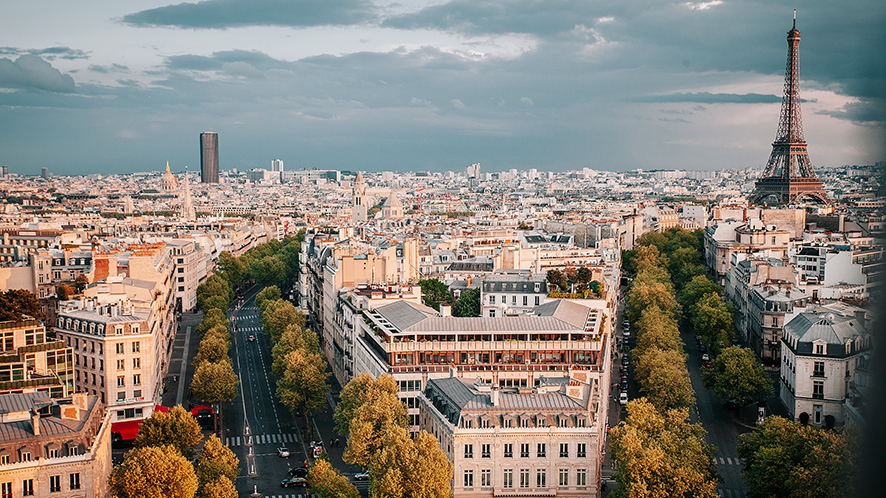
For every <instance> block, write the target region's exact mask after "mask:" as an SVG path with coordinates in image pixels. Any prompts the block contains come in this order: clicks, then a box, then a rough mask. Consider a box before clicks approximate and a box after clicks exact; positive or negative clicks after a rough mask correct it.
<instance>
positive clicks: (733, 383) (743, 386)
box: [704, 346, 772, 406]
mask: <svg viewBox="0 0 886 498" xmlns="http://www.w3.org/2000/svg"><path fill="white" fill-rule="evenodd" d="M704 381H705V385H707V386H708V387H713V388H714V392H716V393H717V396H719V397H721V398H723V399H730V400H735V403H736V404H738V405H739V406H745V405H747V404H749V403H752V402H754V401H758V400H764V399H766V398H768V397H769V396H771V395H772V382H771V381H770V380H769V376H768V375H766V371H765V370H763V367H762V366H761V365H760V364H759V363H757V356H756V355H755V354H754V352H753V351H751V350H750V349H747V348H742V347H738V346H731V347H728V348H726V349H724V350H723V351H722V352H721V353H720V354H719V355H718V356H717V357H716V358H714V361H713V362H712V363H711V367H710V368H707V369H705V371H704Z"/></svg>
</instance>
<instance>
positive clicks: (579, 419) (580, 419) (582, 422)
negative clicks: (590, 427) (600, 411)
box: [575, 417, 587, 427]
mask: <svg viewBox="0 0 886 498" xmlns="http://www.w3.org/2000/svg"><path fill="white" fill-rule="evenodd" d="M586 422H587V419H586V418H584V417H576V419H575V426H576V427H584V426H585V423H586Z"/></svg>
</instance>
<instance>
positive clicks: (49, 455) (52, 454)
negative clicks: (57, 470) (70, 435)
mask: <svg viewBox="0 0 886 498" xmlns="http://www.w3.org/2000/svg"><path fill="white" fill-rule="evenodd" d="M46 457H47V458H58V448H51V449H50V450H48V451H47V452H46Z"/></svg>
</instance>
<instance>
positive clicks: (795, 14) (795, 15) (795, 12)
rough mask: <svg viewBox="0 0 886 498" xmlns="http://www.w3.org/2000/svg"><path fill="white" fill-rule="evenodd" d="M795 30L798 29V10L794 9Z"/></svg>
mask: <svg viewBox="0 0 886 498" xmlns="http://www.w3.org/2000/svg"><path fill="white" fill-rule="evenodd" d="M794 29H797V9H794Z"/></svg>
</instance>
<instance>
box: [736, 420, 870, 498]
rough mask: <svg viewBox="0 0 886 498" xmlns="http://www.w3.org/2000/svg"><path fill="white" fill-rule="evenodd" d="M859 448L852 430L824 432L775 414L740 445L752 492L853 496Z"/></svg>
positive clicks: (830, 497)
mask: <svg viewBox="0 0 886 498" xmlns="http://www.w3.org/2000/svg"><path fill="white" fill-rule="evenodd" d="M857 452H858V439H857V436H856V434H855V433H854V432H852V431H851V430H824V429H821V428H818V427H814V426H803V425H801V424H798V423H796V422H792V421H790V420H786V419H784V418H781V417H775V416H772V417H767V418H766V419H765V420H764V421H763V422H762V423H761V424H759V425H757V430H756V431H754V432H752V433H751V434H750V435H747V436H742V437H741V438H740V440H739V443H738V455H739V456H740V457H741V458H743V459H744V462H743V463H742V473H743V474H744V476H745V482H746V483H747V485H748V488H749V493H748V494H749V496H766V497H776V498H781V497H785V498H787V497H790V498H795V497H796V498H813V497H815V498H837V497H842V496H853V489H854V485H855V463H856V459H857Z"/></svg>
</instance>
